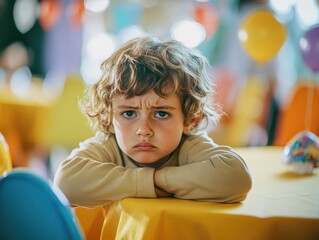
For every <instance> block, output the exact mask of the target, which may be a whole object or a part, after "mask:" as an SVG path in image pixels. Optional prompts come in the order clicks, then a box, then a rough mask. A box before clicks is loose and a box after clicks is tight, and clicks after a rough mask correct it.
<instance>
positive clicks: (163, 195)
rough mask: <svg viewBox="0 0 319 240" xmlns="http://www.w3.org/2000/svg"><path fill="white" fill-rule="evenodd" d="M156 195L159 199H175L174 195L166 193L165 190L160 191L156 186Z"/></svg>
mask: <svg viewBox="0 0 319 240" xmlns="http://www.w3.org/2000/svg"><path fill="white" fill-rule="evenodd" d="M155 193H156V195H157V197H173V196H174V195H173V194H172V193H169V192H166V191H164V190H163V189H160V188H158V187H156V186H155Z"/></svg>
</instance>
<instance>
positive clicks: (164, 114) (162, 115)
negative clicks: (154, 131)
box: [155, 111, 170, 119]
mask: <svg viewBox="0 0 319 240" xmlns="http://www.w3.org/2000/svg"><path fill="white" fill-rule="evenodd" d="M155 117H157V118H161V119H166V118H169V117H170V114H169V113H167V112H163V111H158V112H156V113H155Z"/></svg>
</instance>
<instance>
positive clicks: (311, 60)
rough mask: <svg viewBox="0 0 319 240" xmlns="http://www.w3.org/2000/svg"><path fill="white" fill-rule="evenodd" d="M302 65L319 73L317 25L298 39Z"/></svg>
mask: <svg viewBox="0 0 319 240" xmlns="http://www.w3.org/2000/svg"><path fill="white" fill-rule="evenodd" d="M299 46H300V49H301V55H302V58H303V60H304V63H305V64H306V65H307V66H308V67H309V68H310V69H311V70H312V71H314V72H317V71H319V25H317V26H314V27H312V28H311V29H310V30H308V31H307V32H306V33H305V35H304V36H303V37H302V38H301V39H300V41H299Z"/></svg>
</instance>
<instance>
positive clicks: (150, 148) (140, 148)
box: [134, 142, 156, 151]
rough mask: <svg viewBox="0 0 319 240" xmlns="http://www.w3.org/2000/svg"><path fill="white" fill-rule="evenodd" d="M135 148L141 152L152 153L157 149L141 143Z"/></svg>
mask: <svg viewBox="0 0 319 240" xmlns="http://www.w3.org/2000/svg"><path fill="white" fill-rule="evenodd" d="M134 148H135V149H137V150H140V151H152V150H155V149H156V147H155V146H154V145H153V144H151V143H148V142H140V143H138V144H136V145H135V146H134Z"/></svg>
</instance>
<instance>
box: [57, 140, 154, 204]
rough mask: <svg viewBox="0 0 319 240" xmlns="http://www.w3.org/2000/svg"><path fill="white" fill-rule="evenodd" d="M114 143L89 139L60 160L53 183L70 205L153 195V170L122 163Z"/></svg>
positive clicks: (101, 202)
mask: <svg viewBox="0 0 319 240" xmlns="http://www.w3.org/2000/svg"><path fill="white" fill-rule="evenodd" d="M116 146H117V145H116V143H115V140H114V139H110V140H109V141H107V142H104V143H103V144H102V143H99V142H98V141H96V139H95V138H92V139H89V140H87V141H85V142H83V143H81V144H80V148H78V149H75V150H73V151H72V153H71V154H70V156H69V157H68V158H67V159H66V160H65V161H63V162H62V163H61V165H60V166H59V168H58V170H57V172H56V174H55V178H54V184H55V185H56V186H58V187H59V188H60V189H61V190H62V192H63V193H64V194H65V195H66V197H67V198H68V200H69V202H70V203H71V205H72V206H87V207H90V206H98V205H103V204H105V203H107V202H109V201H115V200H119V199H122V198H126V197H153V198H154V197H156V195H155V191H154V169H152V168H130V167H123V166H121V164H120V161H121V160H122V159H121V154H120V152H119V150H118V148H117V147H116Z"/></svg>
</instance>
